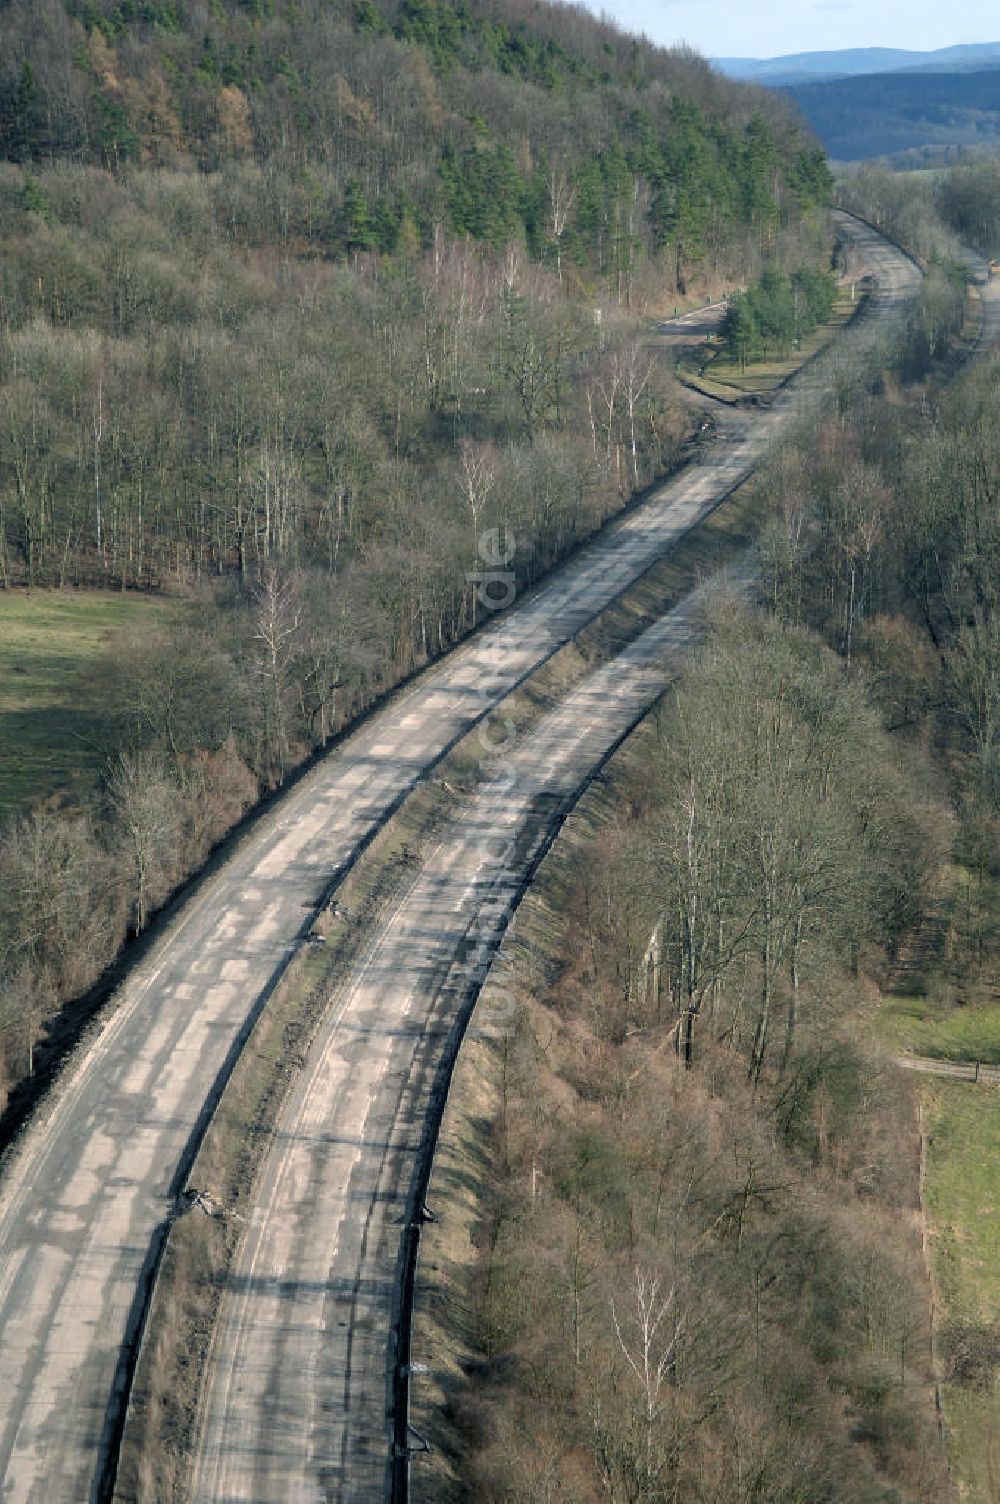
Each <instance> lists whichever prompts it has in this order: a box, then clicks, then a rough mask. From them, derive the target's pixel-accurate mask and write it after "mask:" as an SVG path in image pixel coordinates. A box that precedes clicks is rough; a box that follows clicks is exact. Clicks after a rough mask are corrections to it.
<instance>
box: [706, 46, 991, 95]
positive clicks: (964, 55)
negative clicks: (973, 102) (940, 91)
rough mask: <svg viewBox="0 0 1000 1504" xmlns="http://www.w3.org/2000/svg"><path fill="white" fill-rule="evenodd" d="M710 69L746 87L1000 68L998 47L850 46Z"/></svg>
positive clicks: (733, 60) (719, 61) (721, 61)
mask: <svg viewBox="0 0 1000 1504" xmlns="http://www.w3.org/2000/svg"><path fill="white" fill-rule="evenodd" d="M712 63H713V65H714V66H715V67H716V68H718V69H719V70H720V72H722V73H726V74H728V75H729V77H730V78H739V79H743V80H745V81H747V82H750V83H759V84H767V85H769V86H774V85H777V84H800V83H819V82H821V81H822V80H824V79H841V78H858V77H860V76H862V75H865V74H873V73H875V74H881V73H903V72H908V73H913V72H921V73H955V72H964V71H966V70H968V69H970V68H971V69H975V68H983V67H989V66H990V65H991V64H997V65H998V66H1000V42H977V43H972V44H968V45H962V46H957V47H942V48H940V49H939V50H938V51H937V52H908V51H906V50H905V49H904V48H900V47H852V48H848V49H846V50H844V51H840V52H793V53H789V54H788V55H787V56H785V57H765V58H759V57H716V58H713V59H712Z"/></svg>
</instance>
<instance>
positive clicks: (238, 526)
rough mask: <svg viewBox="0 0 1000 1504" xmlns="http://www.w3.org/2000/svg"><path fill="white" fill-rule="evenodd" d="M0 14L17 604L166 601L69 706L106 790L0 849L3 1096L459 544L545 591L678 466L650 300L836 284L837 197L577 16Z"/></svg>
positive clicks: (457, 576)
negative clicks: (832, 225) (510, 554)
mask: <svg viewBox="0 0 1000 1504" xmlns="http://www.w3.org/2000/svg"><path fill="white" fill-rule="evenodd" d="M3 28H4V40H5V47H4V50H3V56H2V59H0V150H2V153H3V156H4V157H5V158H6V161H5V162H3V163H0V589H2V588H6V589H10V590H21V589H24V588H27V589H29V590H36V589H38V588H42V587H46V588H48V587H57V588H61V589H63V590H66V589H70V588H73V589H80V588H83V589H91V588H99V589H104V590H108V589H113V590H116V591H137V590H138V591H142V592H146V593H148V592H158V593H163V592H166V593H168V594H169V595H170V596H171V597H172V598H175V599H176V598H183V599H185V600H186V601H187V603H188V608H187V609H186V610H185V611H183V612H181V613H178V614H175V615H173V616H172V618H171V622H170V624H169V625H167V624H163V625H161V626H159V627H158V628H155V629H153V630H147V631H144V632H135V633H133V634H130V635H129V636H128V637H127V638H126V639H124V640H122V641H121V642H119V643H118V644H116V646H115V648H114V650H113V652H112V654H111V655H109V657H108V660H107V663H106V666H104V667H102V666H98V667H97V668H96V669H95V670H94V671H93V672H92V675H91V677H90V679H89V681H88V682H87V683H86V684H81V688H80V694H81V696H82V697H83V698H84V699H85V700H87V701H88V702H94V703H100V704H101V706H102V707H103V713H102V717H101V724H100V727H99V729H98V730H97V731H96V733H94V735H96V738H97V741H98V742H99V747H98V748H97V749H96V750H97V751H98V753H99V761H100V763H101V765H102V766H103V768H104V770H105V772H104V776H103V778H102V779H101V781H100V784H99V786H96V787H95V788H94V789H93V791H92V794H90V795H85V796H84V798H83V800H82V803H79V804H78V805H73V804H70V803H67V802H66V801H60V800H59V799H56V800H54V801H52V802H51V803H50V805H49V806H48V807H47V808H45V809H39V810H35V811H34V812H28V811H24V812H23V814H22V816H21V817H20V818H18V819H16V820H14V821H12V822H9V823H8V827H7V828H6V829H5V831H4V832H3V834H2V837H0V840H2V863H3V868H4V870H5V872H7V873H9V874H13V875H15V880H12V881H11V882H10V883H8V884H7V885H5V890H4V895H3V898H2V900H0V979H2V999H3V1002H2V1011H3V1017H4V1019H5V1020H6V1022H5V1024H4V1030H3V1033H4V1038H3V1056H4V1061H5V1064H4V1066H3V1068H2V1074H3V1077H4V1078H5V1079H6V1081H7V1082H10V1081H16V1080H18V1079H20V1078H23V1077H24V1076H25V1074H30V1073H31V1071H32V1070H33V1068H34V1063H35V1055H34V1047H35V1042H36V1040H37V1038H38V1037H39V1035H40V1034H41V1033H43V1032H44V1025H45V1022H46V1020H48V1019H49V1018H50V1017H51V1015H52V1013H53V1011H54V1010H56V1009H57V1008H58V1006H59V1005H60V1004H61V1002H62V1001H64V1000H65V999H66V998H68V997H73V996H75V995H76V994H78V993H80V992H81V991H82V990H83V989H85V988H87V987H88V986H89V985H90V983H91V982H93V981H94V979H95V977H97V976H98V974H99V973H100V972H101V970H102V968H103V967H104V966H105V965H106V964H107V963H108V962H109V961H110V960H111V959H112V957H113V956H114V955H115V953H116V952H117V950H118V948H119V946H120V944H121V943H122V941H123V940H124V938H125V937H126V936H127V935H128V934H130V933H136V932H138V931H140V930H141V929H142V928H143V927H144V925H145V924H146V921H147V919H148V917H149V916H150V914H151V913H152V912H153V911H154V910H155V909H156V908H157V906H158V905H159V904H161V903H162V902H163V900H164V898H165V897H166V896H167V895H168V894H169V893H170V891H171V890H172V889H173V888H174V886H175V885H176V884H177V882H178V881H179V880H181V879H182V878H183V877H184V876H185V875H186V874H187V873H188V872H190V871H191V870H192V869H193V868H195V867H197V865H198V864H199V863H200V862H201V861H202V860H203V859H204V857H205V855H206V853H207V852H208V851H209V850H210V849H211V847H212V846H213V844H214V843H215V842H217V841H218V839H219V838H220V837H221V835H222V834H224V832H225V831H226V830H228V829H229V828H230V827H231V826H232V824H233V823H234V821H235V820H237V819H238V818H239V816H240V814H241V813H242V812H243V811H244V810H245V809H246V808H247V807H248V806H249V805H250V804H252V803H253V802H254V801H255V800H256V798H257V797H258V795H259V793H260V791H261V790H265V789H268V788H272V787H274V786H275V785H276V784H278V783H280V782H281V781H282V780H283V778H284V777H285V776H286V774H287V773H288V771H289V770H290V769H292V768H293V767H295V766H297V765H299V764H300V763H301V762H302V760H303V759H304V758H305V757H306V756H308V754H309V753H310V752H311V751H313V750H314V749H317V748H321V747H323V746H325V745H326V744H327V742H328V740H329V738H330V737H331V736H332V735H333V734H335V733H336V732H337V731H338V730H339V729H340V728H341V727H342V726H344V725H345V724H346V723H348V722H349V721H350V720H351V719H352V718H353V717H354V716H356V715H357V713H358V712H359V711H360V710H363V709H364V708H365V707H366V706H367V705H369V704H370V703H371V702H372V700H373V699H374V698H375V697H377V696H378V695H379V694H381V693H383V692H384V691H385V690H386V689H388V688H390V687H391V686H392V685H393V684H395V683H396V682H398V680H399V679H400V677H401V676H403V675H405V674H406V673H407V672H409V671H410V670H411V669H412V668H413V667H414V666H416V665H418V664H420V663H422V662H424V661H426V660H427V659H428V658H429V657H430V656H432V655H434V654H435V653H437V652H439V651H440V650H442V649H443V648H445V647H446V646H447V645H448V644H449V643H451V642H453V641H454V640H455V639H456V638H457V637H458V636H460V635H461V634H462V633H463V632H465V631H466V630H468V628H469V627H470V626H471V625H472V624H473V615H474V591H473V589H472V587H470V585H469V582H468V579H467V574H468V572H469V570H470V569H472V568H473V567H474V563H475V539H476V537H477V535H478V533H479V531H481V529H482V528H483V527H486V526H497V527H500V528H502V529H505V530H506V531H507V533H508V534H509V535H511V536H514V537H516V539H517V554H516V566H515V567H516V569H517V571H518V584H519V586H524V585H528V584H531V583H532V582H533V581H534V580H535V579H537V578H538V576H539V575H540V574H541V573H542V572H543V571H544V570H545V569H546V568H548V567H549V566H550V565H551V564H552V563H553V562H554V561H555V560H556V559H558V558H559V557H561V556H562V555H563V554H565V552H566V551H567V550H568V549H569V548H571V547H572V546H573V545H574V543H576V542H577V541H578V540H579V539H580V538H582V537H584V536H586V535H587V534H588V533H589V532H591V531H592V530H593V529H594V528H595V527H596V526H598V525H600V523H602V522H603V521H604V520H605V519H606V518H607V517H608V516H609V515H610V514H611V513H613V512H614V511H615V510H617V509H618V508H620V507H621V506H622V505H623V504H624V503H625V502H626V501H627V500H628V499H629V498H630V497H631V496H632V495H634V494H635V493H636V492H637V491H638V490H640V489H641V488H642V487H643V486H645V485H647V484H648V483H649V482H650V481H651V480H652V479H653V478H654V477H656V476H657V475H659V474H661V473H663V472H664V471H665V470H667V469H669V467H670V466H671V464H672V463H673V462H674V459H675V456H676V454H677V451H678V446H679V444H680V442H681V441H682V439H683V438H684V436H685V434H686V432H687V429H688V424H689V419H688V418H687V417H686V416H685V413H684V411H683V408H682V406H681V404H680V403H679V401H678V400H677V398H676V396H675V390H676V389H675V387H674V384H673V381H672V377H671V375H670V372H669V370H668V369H667V368H666V367H665V366H664V365H663V364H662V363H661V361H660V360H659V359H658V358H657V357H656V356H655V354H654V353H653V352H651V350H650V349H649V348H648V346H647V343H646V340H645V337H644V334H643V330H642V326H641V324H640V323H639V321H638V314H639V313H640V311H641V310H642V309H644V308H648V307H652V306H660V305H663V306H666V305H667V304H669V303H673V302H674V301H676V300H677V299H678V297H679V296H680V295H681V293H682V290H683V289H684V288H685V286H686V285H688V284H690V285H692V286H695V287H697V288H698V289H699V290H700V289H704V288H705V287H714V288H716V289H720V288H722V287H725V286H726V285H727V283H730V282H732V281H736V282H740V281H745V280H747V279H748V278H752V277H753V276H755V275H756V274H757V273H758V272H759V270H760V268H761V267H762V265H764V264H765V263H767V262H770V261H774V262H775V264H777V265H785V264H789V265H791V264H795V265H798V264H799V263H800V262H801V261H802V260H803V259H804V258H805V259H808V260H810V261H814V262H815V263H816V264H817V265H819V264H822V263H823V262H824V260H825V258H826V256H827V253H828V238H827V232H826V229H825V225H824V222H823V215H822V213H821V212H820V206H821V205H822V203H823V202H824V200H825V199H826V197H827V195H828V192H829V181H830V180H829V175H828V173H827V170H826V166H825V162H824V159H823V157H822V154H821V153H820V152H819V151H818V149H817V148H816V146H815V144H814V143H813V142H812V141H811V140H810V139H809V138H808V136H807V135H805V134H804V133H803V131H802V130H801V128H800V127H799V126H798V124H797V123H796V122H795V121H794V119H793V118H792V116H791V114H790V113H789V112H788V110H787V109H786V107H785V106H783V105H782V104H781V103H780V102H779V101H777V100H775V99H774V98H773V97H772V96H770V95H768V94H767V93H766V92H765V91H763V90H758V89H753V88H747V87H743V86H740V85H735V84H730V83H728V82H726V81H725V80H722V79H720V78H718V77H716V76H715V75H714V74H713V73H712V72H711V71H710V70H709V69H708V68H707V66H706V65H705V64H704V63H703V62H702V61H701V60H700V59H698V58H695V57H693V56H691V55H688V54H686V53H665V52H662V51H658V50H656V49H654V48H652V47H651V46H650V45H648V44H646V43H645V42H640V41H637V40H635V39H632V38H627V37H625V36H623V35H622V34H621V33H619V32H617V31H615V30H614V29H613V28H611V27H609V26H606V25H604V24H602V23H600V22H597V21H595V20H594V19H593V18H592V17H590V16H588V15H587V14H586V13H584V12H582V11H579V10H576V9H573V8H571V7H561V6H549V5H531V6H527V7H522V6H519V5H516V4H513V3H511V4H509V5H502V4H501V5H492V4H491V5H485V4H481V5H467V4H465V3H462V0H459V3H454V4H452V3H445V0H405V3H403V4H401V5H394V4H391V3H389V4H382V5H380V4H376V3H374V0H357V3H355V4H346V3H344V4H342V3H336V0H335V3H330V4H312V5H301V4H299V5H295V6H279V5H270V4H260V5H254V6H247V5H242V4H239V5H238V4H233V3H230V4H223V3H216V4H213V5H210V6H205V7H200V6H198V7H189V6H174V5H172V4H163V5H146V4H132V3H104V4H81V3H75V0H67V3H66V4H63V3H61V0H50V3H47V4H45V5H44V6H43V7H41V8H40V7H38V6H37V5H33V4H31V5H29V4H26V3H19V0H14V3H10V4H7V5H5V7H4V11H3ZM92 739H93V737H92ZM60 802H62V805H63V807H61V808H60V807H59V806H60ZM57 874H58V880H57V878H56V875H57Z"/></svg>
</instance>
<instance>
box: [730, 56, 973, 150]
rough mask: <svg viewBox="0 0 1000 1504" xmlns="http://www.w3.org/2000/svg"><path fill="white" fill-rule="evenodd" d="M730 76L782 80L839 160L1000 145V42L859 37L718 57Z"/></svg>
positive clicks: (779, 84)
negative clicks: (877, 43) (921, 48)
mask: <svg viewBox="0 0 1000 1504" xmlns="http://www.w3.org/2000/svg"><path fill="white" fill-rule="evenodd" d="M713 63H714V66H715V67H716V68H718V69H719V70H720V71H721V72H723V73H725V74H728V76H729V77H730V78H734V79H739V80H740V81H742V82H746V83H757V84H764V85H766V86H767V87H768V88H776V89H780V90H781V92H782V93H784V94H786V95H788V96H789V97H790V98H791V99H793V100H794V101H795V103H796V104H797V105H798V107H799V109H800V110H801V111H802V113H803V115H804V116H805V117H806V119H807V120H808V122H809V124H810V125H811V126H812V128H813V130H814V131H815V133H816V135H817V136H818V137H819V139H820V140H821V141H822V143H823V145H824V146H825V147H826V150H827V152H828V153H829V155H830V156H831V157H832V158H833V160H834V161H838V162H857V161H861V160H863V159H864V158H866V157H888V158H892V159H895V160H896V161H897V162H898V163H899V165H904V164H907V165H922V163H923V162H934V161H940V160H941V159H942V158H944V159H947V157H948V156H949V155H951V154H953V153H954V152H955V151H956V150H967V149H970V148H973V149H985V150H987V151H998V152H1000V42H980V43H976V44H974V45H966V46H958V47H943V48H941V49H940V51H938V52H908V51H906V50H905V49H903V48H897V47H856V48H851V49H848V50H846V51H843V52H799V53H791V54H789V55H788V56H786V57H769V58H746V57H723V58H714V59H713Z"/></svg>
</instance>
